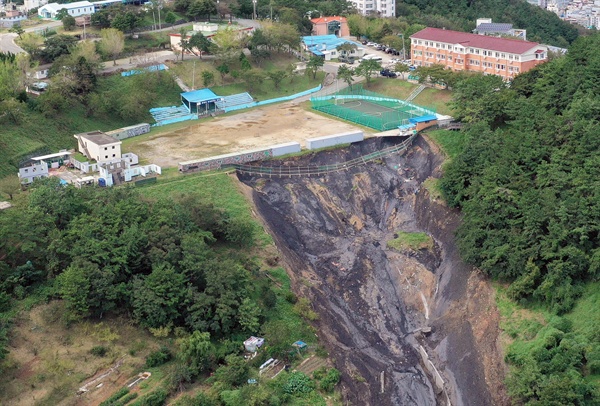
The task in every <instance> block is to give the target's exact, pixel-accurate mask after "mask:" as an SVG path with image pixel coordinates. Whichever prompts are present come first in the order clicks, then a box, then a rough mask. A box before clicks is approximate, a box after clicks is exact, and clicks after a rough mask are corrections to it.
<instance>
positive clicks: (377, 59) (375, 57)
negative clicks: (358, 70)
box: [361, 54, 383, 61]
mask: <svg viewBox="0 0 600 406" xmlns="http://www.w3.org/2000/svg"><path fill="white" fill-rule="evenodd" d="M368 59H373V60H375V61H381V60H383V58H382V57H380V56H378V55H373V54H367V55H365V56H363V57H362V59H361V60H363V61H366V60H368Z"/></svg>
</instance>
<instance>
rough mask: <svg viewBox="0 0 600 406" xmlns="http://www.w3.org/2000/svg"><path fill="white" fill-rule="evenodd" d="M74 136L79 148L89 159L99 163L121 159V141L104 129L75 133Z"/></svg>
mask: <svg viewBox="0 0 600 406" xmlns="http://www.w3.org/2000/svg"><path fill="white" fill-rule="evenodd" d="M74 137H75V138H76V139H77V149H78V150H79V152H81V153H82V154H84V155H85V156H86V157H88V159H91V160H93V161H96V162H97V163H103V162H111V161H120V160H121V141H119V140H118V139H116V138H114V137H111V136H110V135H107V134H105V133H103V132H102V131H91V132H87V133H81V134H75V135H74Z"/></svg>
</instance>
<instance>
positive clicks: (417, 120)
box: [408, 114, 437, 124]
mask: <svg viewBox="0 0 600 406" xmlns="http://www.w3.org/2000/svg"><path fill="white" fill-rule="evenodd" d="M434 120H437V116H436V115H434V114H429V115H426V116H421V117H413V118H409V119H408V122H409V123H413V124H417V123H426V122H428V121H434Z"/></svg>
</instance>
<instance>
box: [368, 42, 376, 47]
mask: <svg viewBox="0 0 600 406" xmlns="http://www.w3.org/2000/svg"><path fill="white" fill-rule="evenodd" d="M375 45H377V44H376V43H375V42H367V46H368V47H374V46H375Z"/></svg>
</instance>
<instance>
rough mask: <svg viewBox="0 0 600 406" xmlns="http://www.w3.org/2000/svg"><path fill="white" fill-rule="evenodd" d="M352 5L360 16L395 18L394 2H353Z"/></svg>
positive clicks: (371, 0) (388, 0) (386, 0)
mask: <svg viewBox="0 0 600 406" xmlns="http://www.w3.org/2000/svg"><path fill="white" fill-rule="evenodd" d="M352 4H353V5H354V7H355V8H356V9H357V10H358V11H359V12H360V13H361V14H362V15H366V16H367V15H372V16H378V17H395V16H396V1H395V0H353V1H352Z"/></svg>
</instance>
